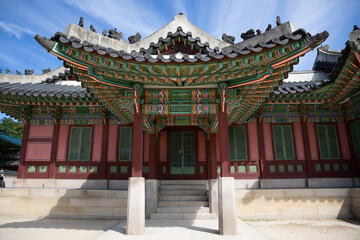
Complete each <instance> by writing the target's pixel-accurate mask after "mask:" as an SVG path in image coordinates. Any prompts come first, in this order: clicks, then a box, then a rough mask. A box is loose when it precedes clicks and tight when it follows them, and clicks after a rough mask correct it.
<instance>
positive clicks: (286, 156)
mask: <svg viewBox="0 0 360 240" xmlns="http://www.w3.org/2000/svg"><path fill="white" fill-rule="evenodd" d="M273 137H274V146H275V159H276V160H295V154H294V142H293V137H292V129H291V126H273Z"/></svg>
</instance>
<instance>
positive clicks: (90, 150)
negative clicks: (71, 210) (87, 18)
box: [0, 15, 360, 186]
mask: <svg viewBox="0 0 360 240" xmlns="http://www.w3.org/2000/svg"><path fill="white" fill-rule="evenodd" d="M116 34H119V33H117V32H115V35H114V34H113V35H111V36H110V35H109V36H110V37H108V36H104V35H100V34H97V33H95V32H93V31H89V30H86V29H85V28H83V27H81V26H78V25H73V24H70V25H69V26H68V27H67V29H66V31H65V32H64V33H63V32H57V33H55V35H54V36H53V37H51V38H50V39H47V38H44V37H41V36H39V35H37V36H36V37H35V39H36V40H37V41H38V43H39V44H40V45H41V46H43V47H44V48H45V49H46V50H47V51H48V52H50V53H51V54H53V55H55V56H57V57H58V59H59V60H61V61H62V62H63V65H64V67H61V68H59V69H56V70H54V71H52V72H50V73H46V74H43V75H9V74H1V75H0V76H1V83H0V94H1V100H0V110H1V111H2V112H3V113H6V114H8V115H10V116H12V117H14V118H16V119H21V120H23V121H24V123H25V129H24V137H23V142H22V152H21V159H20V166H19V171H18V178H41V179H48V178H49V179H53V178H55V179H109V180H119V179H128V178H129V177H131V176H133V177H140V176H143V177H145V178H147V179H216V178H217V177H218V176H231V177H234V178H235V179H262V180H266V179H301V181H302V183H301V184H303V183H304V184H305V185H304V186H306V184H309V183H307V181H303V180H304V179H305V180H306V179H316V178H346V179H353V178H355V177H359V168H360V120H359V117H360V95H359V89H360V80H359V66H360V53H359V51H360V50H359V49H360V47H359V44H360V41H359V38H358V37H359V36H360V31H359V30H354V31H353V32H352V33H351V34H350V40H349V41H348V42H346V44H345V48H344V49H343V50H342V51H334V50H329V49H328V47H327V46H325V47H321V48H318V50H317V51H318V54H317V58H316V60H315V63H314V67H313V70H312V71H302V72H292V70H293V66H294V65H296V64H297V63H298V62H299V60H300V57H301V56H303V55H304V54H306V53H307V52H309V51H311V50H313V49H315V48H316V47H318V46H319V45H320V44H321V43H322V42H323V41H325V39H326V38H327V37H328V33H327V32H326V31H325V32H322V33H319V34H317V35H314V36H312V35H310V34H309V33H307V32H306V31H305V30H303V29H298V30H296V29H295V28H294V26H293V25H292V24H291V23H290V22H286V23H283V24H279V25H278V26H276V27H275V28H273V29H269V30H267V31H265V32H264V33H261V32H258V34H257V35H255V34H251V33H250V36H245V37H244V38H245V39H246V40H243V41H241V42H238V43H233V40H234V39H230V40H229V36H226V35H225V37H223V39H224V40H225V41H221V40H219V39H217V38H215V37H213V36H211V35H209V34H207V33H206V32H204V31H202V30H200V29H199V28H197V27H196V26H194V25H192V24H191V23H190V22H188V21H187V19H186V17H185V15H178V16H175V19H174V20H173V21H171V22H170V23H169V24H167V25H166V26H165V27H163V28H162V29H160V30H158V31H156V32H155V33H153V34H152V35H150V36H148V37H147V38H145V39H142V40H139V36H133V37H132V39H130V42H132V43H128V42H125V41H124V40H123V39H122V38H119V37H118V36H116ZM248 35H249V34H248ZM114 36H115V37H114ZM137 37H138V39H136V38H137ZM226 37H227V38H226ZM230 38H231V36H230ZM285 79H287V80H285ZM74 80H76V81H77V82H75V81H74ZM74 82H75V83H74ZM351 182H352V181H351ZM290 184H291V183H290ZM297 184H299V183H297ZM301 184H300V185H301Z"/></svg>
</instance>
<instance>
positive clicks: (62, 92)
mask: <svg viewBox="0 0 360 240" xmlns="http://www.w3.org/2000/svg"><path fill="white" fill-rule="evenodd" d="M1 93H2V94H9V95H20V96H28V97H30V96H33V97H56V98H62V97H72V98H86V97H91V94H90V93H87V92H86V89H85V88H82V87H80V86H69V85H60V84H59V85H58V84H49V83H47V82H41V83H23V84H21V83H9V82H0V94H1Z"/></svg>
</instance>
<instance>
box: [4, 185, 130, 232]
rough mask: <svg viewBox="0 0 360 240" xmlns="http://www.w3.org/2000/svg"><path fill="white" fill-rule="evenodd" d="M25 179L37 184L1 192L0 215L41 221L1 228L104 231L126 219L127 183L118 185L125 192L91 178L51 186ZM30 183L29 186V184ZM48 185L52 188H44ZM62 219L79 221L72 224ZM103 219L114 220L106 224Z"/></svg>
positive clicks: (7, 224)
mask: <svg viewBox="0 0 360 240" xmlns="http://www.w3.org/2000/svg"><path fill="white" fill-rule="evenodd" d="M26 180H30V182H32V183H35V182H36V183H37V184H36V185H35V187H32V188H30V187H29V188H15V187H14V188H3V189H0V196H1V197H0V202H1V203H2V204H1V205H2V207H1V209H0V216H24V217H25V218H33V219H36V218H38V219H37V220H30V221H23V222H17V221H15V222H12V223H6V224H3V225H0V228H59V229H61V228H64V229H79V230H80V229H83V230H105V229H109V228H110V227H112V226H113V225H114V224H116V223H118V222H119V221H120V220H124V219H126V212H127V189H126V188H125V189H124V185H125V182H124V181H121V182H118V183H116V184H117V186H118V188H123V189H112V190H110V189H106V184H105V185H104V184H103V183H104V182H105V183H106V181H99V182H97V183H96V181H94V180H91V179H86V180H83V181H81V180H66V179H57V180H54V181H50V182H51V183H49V182H47V181H41V179H36V180H35V179H26ZM47 180H48V179H47ZM30 182H28V183H27V184H29V185H30V184H31V183H30ZM114 184H115V183H114ZM126 184H127V181H126ZM15 185H16V184H15ZM47 185H52V187H51V188H43V187H47ZM113 187H115V185H114V186H113ZM126 187H127V186H126ZM99 188H103V189H99ZM20 219H21V218H20ZM60 219H77V220H78V221H76V223H73V222H72V221H63V220H60ZM80 219H81V220H80ZM104 219H106V220H111V221H103V220H104ZM89 220H95V221H89Z"/></svg>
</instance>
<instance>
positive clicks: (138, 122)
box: [131, 105, 144, 177]
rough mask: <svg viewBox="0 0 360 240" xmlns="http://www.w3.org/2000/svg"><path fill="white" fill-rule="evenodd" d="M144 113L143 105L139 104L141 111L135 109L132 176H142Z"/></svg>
mask: <svg viewBox="0 0 360 240" xmlns="http://www.w3.org/2000/svg"><path fill="white" fill-rule="evenodd" d="M143 138H144V135H143V114H142V110H141V105H140V106H139V112H136V110H135V111H134V129H133V152H132V156H133V159H132V168H131V176H132V177H141V176H142V162H143V144H144V139H143Z"/></svg>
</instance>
